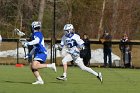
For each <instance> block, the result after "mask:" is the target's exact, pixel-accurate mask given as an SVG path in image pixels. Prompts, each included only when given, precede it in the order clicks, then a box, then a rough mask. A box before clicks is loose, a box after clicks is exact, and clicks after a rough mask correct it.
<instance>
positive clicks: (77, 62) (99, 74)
mask: <svg viewBox="0 0 140 93" xmlns="http://www.w3.org/2000/svg"><path fill="white" fill-rule="evenodd" d="M75 63H76V64H77V66H79V67H80V69H82V70H84V71H87V72H89V73H91V74H93V75H95V76H96V77H97V78H98V79H99V80H100V81H101V82H102V74H101V72H99V73H97V72H96V71H94V70H93V69H91V68H89V67H86V66H85V65H84V64H83V60H82V59H81V58H80V57H78V58H77V59H76V61H75Z"/></svg>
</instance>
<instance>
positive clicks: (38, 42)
mask: <svg viewBox="0 0 140 93" xmlns="http://www.w3.org/2000/svg"><path fill="white" fill-rule="evenodd" d="M29 45H34V60H38V61H41V62H45V61H46V58H47V50H46V48H45V45H44V37H43V34H42V33H41V32H40V31H37V32H34V33H33V34H32V41H30V42H29Z"/></svg>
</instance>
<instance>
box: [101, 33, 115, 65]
mask: <svg viewBox="0 0 140 93" xmlns="http://www.w3.org/2000/svg"><path fill="white" fill-rule="evenodd" d="M111 40H112V36H111V35H110V34H109V33H108V32H105V33H104V34H103V36H102V37H101V39H100V41H101V42H102V44H103V53H104V67H107V66H108V65H107V58H108V64H109V67H112V56H111V52H112V43H111Z"/></svg>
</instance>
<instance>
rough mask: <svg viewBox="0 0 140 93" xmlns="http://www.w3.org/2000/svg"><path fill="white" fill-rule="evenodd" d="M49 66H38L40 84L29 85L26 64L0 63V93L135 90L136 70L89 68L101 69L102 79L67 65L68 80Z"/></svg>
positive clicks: (139, 73)
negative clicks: (40, 77)
mask: <svg viewBox="0 0 140 93" xmlns="http://www.w3.org/2000/svg"><path fill="white" fill-rule="evenodd" d="M57 69H58V72H57V73H54V72H53V71H52V70H51V69H49V68H46V69H41V70H40V73H41V75H42V77H43V79H44V81H45V84H44V85H32V84H31V83H32V82H33V81H34V80H35V78H34V76H33V75H32V73H31V71H30V69H29V66H24V67H22V68H17V67H15V66H10V65H9V66H6V65H1V66H0V93H139V91H140V70H139V69H121V68H93V69H94V70H96V71H101V72H102V74H103V76H104V78H103V79H104V82H103V84H101V83H100V82H99V80H98V79H97V78H96V77H95V76H93V75H91V74H89V73H86V72H84V71H82V70H80V69H79V68H77V67H69V68H68V80H67V81H58V80H56V77H57V76H59V75H61V74H62V67H58V68H57Z"/></svg>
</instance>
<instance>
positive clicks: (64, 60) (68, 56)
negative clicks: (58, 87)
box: [56, 54, 73, 80]
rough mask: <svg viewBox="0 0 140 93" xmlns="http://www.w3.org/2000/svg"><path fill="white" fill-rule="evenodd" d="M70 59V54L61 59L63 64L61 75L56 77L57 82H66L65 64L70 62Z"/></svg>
mask: <svg viewBox="0 0 140 93" xmlns="http://www.w3.org/2000/svg"><path fill="white" fill-rule="evenodd" d="M72 60H73V59H72V57H71V55H70V54H67V55H66V56H65V57H64V58H63V59H62V64H63V75H62V76H59V77H57V78H56V79H58V80H67V68H68V66H67V63H68V62H70V61H72Z"/></svg>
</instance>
